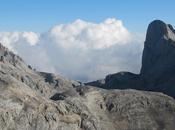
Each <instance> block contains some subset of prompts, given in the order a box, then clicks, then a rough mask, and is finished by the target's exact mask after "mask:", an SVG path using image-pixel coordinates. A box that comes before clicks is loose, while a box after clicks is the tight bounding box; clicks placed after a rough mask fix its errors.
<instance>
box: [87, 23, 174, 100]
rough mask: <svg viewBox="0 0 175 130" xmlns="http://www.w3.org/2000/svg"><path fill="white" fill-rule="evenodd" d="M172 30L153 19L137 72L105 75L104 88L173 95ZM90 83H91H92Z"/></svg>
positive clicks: (95, 83)
mask: <svg viewBox="0 0 175 130" xmlns="http://www.w3.org/2000/svg"><path fill="white" fill-rule="evenodd" d="M174 57H175V30H174V29H173V27H172V26H171V25H170V24H166V23H164V22H163V21H160V20H155V21H153V22H151V23H150V24H149V26H148V29H147V34H146V40H145V43H144V50H143V56H142V67H141V71H140V74H132V73H130V72H119V73H116V74H110V75H108V76H106V78H105V80H104V82H103V84H99V81H94V82H91V83H87V84H91V85H93V86H98V87H102V88H105V89H128V88H131V89H137V90H146V91H156V92H163V93H165V94H167V95H169V96H172V97H174V98H175V61H174ZM92 83H93V84H92Z"/></svg>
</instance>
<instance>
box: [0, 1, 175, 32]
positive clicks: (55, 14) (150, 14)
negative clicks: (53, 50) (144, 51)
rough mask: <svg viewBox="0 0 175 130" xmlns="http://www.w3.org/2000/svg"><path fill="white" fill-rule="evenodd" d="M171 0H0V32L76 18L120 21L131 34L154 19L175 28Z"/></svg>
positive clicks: (40, 27) (41, 28)
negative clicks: (110, 18) (172, 25)
mask: <svg viewBox="0 0 175 130" xmlns="http://www.w3.org/2000/svg"><path fill="white" fill-rule="evenodd" d="M174 5H175V1H174V0H0V31H35V32H44V31H47V30H49V29H50V28H51V27H52V26H54V25H56V24H59V23H68V22H72V21H74V20H76V19H83V20H86V21H90V22H97V23H98V22H101V21H103V20H105V19H106V18H109V17H114V18H116V19H120V20H122V21H123V23H124V25H125V26H126V27H127V28H128V30H130V31H132V32H145V31H146V28H147V25H148V23H149V22H150V21H152V20H154V19H162V20H164V21H165V22H168V23H171V24H174V25H175V16H174V12H175V8H174Z"/></svg>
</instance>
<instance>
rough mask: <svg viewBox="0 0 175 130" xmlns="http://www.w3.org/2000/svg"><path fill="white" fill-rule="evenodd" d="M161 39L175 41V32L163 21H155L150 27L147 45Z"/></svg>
mask: <svg viewBox="0 0 175 130" xmlns="http://www.w3.org/2000/svg"><path fill="white" fill-rule="evenodd" d="M161 38H166V39H167V40H168V39H171V40H172V41H175V30H174V29H173V26H172V25H170V24H166V23H165V22H163V21H161V20H154V21H152V22H151V23H150V24H149V26H148V29H147V34H146V43H155V42H157V41H158V40H159V39H161Z"/></svg>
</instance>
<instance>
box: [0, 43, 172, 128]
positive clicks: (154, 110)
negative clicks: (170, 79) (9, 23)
mask: <svg viewBox="0 0 175 130" xmlns="http://www.w3.org/2000/svg"><path fill="white" fill-rule="evenodd" d="M143 73H144V68H143ZM115 76H116V77H117V79H118V80H119V81H120V83H121V82H123V86H121V88H123V87H125V84H126V85H129V84H130V85H131V86H132V87H131V88H134V86H135V85H136V84H135V82H138V80H139V81H140V79H139V78H140V77H141V76H138V75H135V74H132V73H129V72H127V73H126V72H121V73H118V74H115V75H111V76H108V77H107V78H106V80H108V81H109V82H111V83H109V82H108V83H109V84H108V85H109V86H110V87H111V86H114V87H115V82H114V84H113V83H112V82H113V81H110V80H111V79H113V80H115V78H116V77H115ZM123 76H124V78H123ZM126 79H127V81H128V82H124V81H126ZM145 80H146V77H145ZM131 81H132V84H131ZM94 83H96V82H94ZM94 83H93V84H94ZM98 83H99V85H101V87H104V80H101V81H99V82H98ZM105 84H106V83H105ZM111 88H112V87H111ZM174 122H175V100H174V99H173V98H171V97H169V96H166V95H164V94H162V93H157V92H146V91H138V90H132V89H127V90H105V89H101V88H97V87H92V86H88V85H84V84H83V83H79V82H76V81H73V80H69V79H66V78H64V77H61V76H58V75H55V74H51V73H45V72H37V71H35V70H33V69H32V67H31V66H28V65H26V64H25V63H24V61H23V60H22V59H21V58H20V57H19V56H17V55H15V54H14V53H12V52H10V51H9V50H8V49H6V48H5V47H3V46H2V45H1V44H0V130H173V129H174V128H175V124H174Z"/></svg>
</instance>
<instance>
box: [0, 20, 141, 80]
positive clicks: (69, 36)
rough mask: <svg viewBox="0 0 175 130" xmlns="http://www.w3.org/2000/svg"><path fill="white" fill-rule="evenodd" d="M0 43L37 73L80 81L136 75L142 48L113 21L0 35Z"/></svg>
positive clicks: (82, 22) (75, 23)
mask: <svg viewBox="0 0 175 130" xmlns="http://www.w3.org/2000/svg"><path fill="white" fill-rule="evenodd" d="M138 39H139V40H138ZM140 39H141V40H140ZM0 42H2V43H3V44H4V45H5V46H7V47H8V48H10V49H11V50H13V51H15V52H17V53H18V54H19V55H20V56H22V57H23V58H24V59H25V60H26V61H27V63H29V64H32V65H33V66H34V67H36V68H37V69H39V70H42V71H51V72H56V73H59V74H62V75H64V76H67V77H69V78H72V79H76V80H84V81H87V80H95V79H98V78H102V77H104V76H105V75H107V74H109V73H115V72H118V71H123V70H127V71H132V72H138V70H139V69H140V64H141V54H142V49H143V44H142V42H143V37H141V38H140V37H138V36H137V35H135V34H131V33H130V32H129V31H128V30H127V29H126V28H125V27H124V26H123V24H122V21H120V20H116V19H114V18H109V19H107V20H105V21H104V22H102V23H91V22H87V21H83V20H80V19H78V20H76V21H74V22H72V23H69V24H59V25H57V26H54V27H53V28H52V29H51V30H50V31H48V32H46V33H41V34H37V33H34V32H0Z"/></svg>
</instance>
